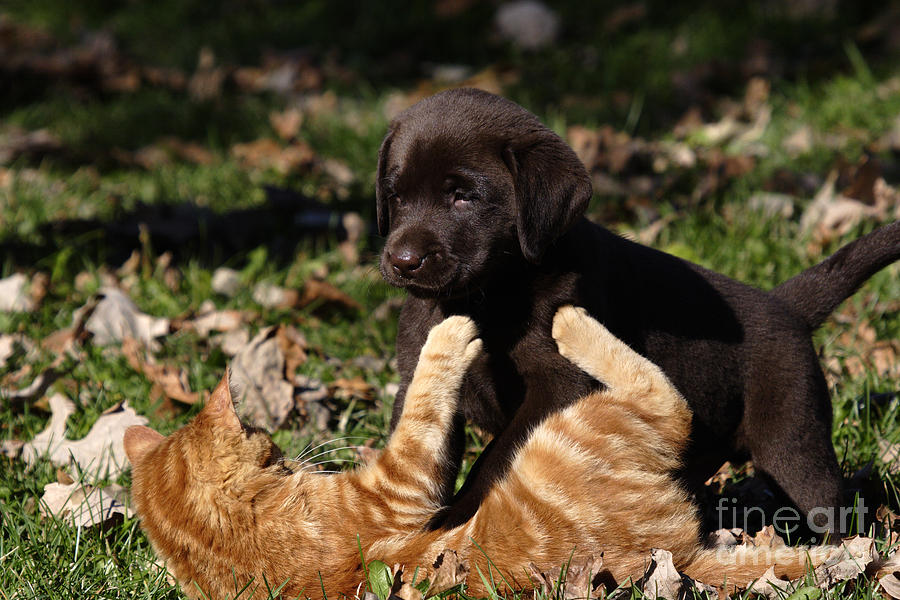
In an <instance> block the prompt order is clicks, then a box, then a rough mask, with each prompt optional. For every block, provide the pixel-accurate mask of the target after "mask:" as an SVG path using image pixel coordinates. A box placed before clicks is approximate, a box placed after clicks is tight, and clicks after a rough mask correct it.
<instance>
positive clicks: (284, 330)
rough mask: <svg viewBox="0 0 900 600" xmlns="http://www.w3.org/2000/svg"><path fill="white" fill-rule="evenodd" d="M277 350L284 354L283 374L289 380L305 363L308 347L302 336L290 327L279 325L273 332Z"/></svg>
mask: <svg viewBox="0 0 900 600" xmlns="http://www.w3.org/2000/svg"><path fill="white" fill-rule="evenodd" d="M275 339H277V340H278V348H279V349H280V350H281V352H282V354H284V374H285V376H286V377H287V378H288V379H289V380H290V379H292V378H293V377H294V373H296V372H297V369H298V368H299V367H300V365H302V364H303V363H305V362H306V349H307V348H308V347H309V346H308V344H307V342H306V338H305V337H303V334H302V333H300V332H299V331H297V329H296V328H294V327H292V326H290V325H280V326H279V327H278V329H277V330H276V332H275Z"/></svg>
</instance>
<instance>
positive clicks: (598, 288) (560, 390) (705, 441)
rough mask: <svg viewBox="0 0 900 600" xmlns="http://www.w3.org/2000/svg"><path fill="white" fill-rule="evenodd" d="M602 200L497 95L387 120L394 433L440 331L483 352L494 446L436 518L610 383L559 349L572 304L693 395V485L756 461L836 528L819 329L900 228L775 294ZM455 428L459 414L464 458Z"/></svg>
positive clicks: (464, 92) (898, 253) (382, 177)
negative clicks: (653, 237) (462, 335)
mask: <svg viewBox="0 0 900 600" xmlns="http://www.w3.org/2000/svg"><path fill="white" fill-rule="evenodd" d="M591 193H592V190H591V182H590V179H589V177H588V174H587V171H586V170H585V168H584V167H583V166H582V164H581V162H580V161H579V160H578V157H577V156H576V155H575V153H574V152H573V151H572V150H571V149H570V148H569V147H568V146H567V145H566V144H565V143H564V142H563V141H562V140H561V139H560V138H559V137H558V136H557V135H556V134H554V133H553V132H552V131H550V130H549V129H547V128H546V127H545V126H544V125H543V124H541V122H540V121H539V120H538V119H537V117H535V116H534V115H532V114H531V113H529V112H528V111H526V110H525V109H523V108H521V107H520V106H518V105H516V104H514V103H513V102H510V101H508V100H505V99H503V98H500V97H498V96H494V95H491V94H488V93H486V92H482V91H478V90H474V89H459V90H452V91H448V92H443V93H440V94H437V95H435V96H432V97H430V98H427V99H425V100H423V101H421V102H419V103H418V104H416V105H415V106H413V107H411V108H409V109H408V110H406V111H405V112H403V113H402V114H400V115H399V116H398V117H397V118H396V119H394V121H393V122H392V123H391V125H390V131H389V132H388V134H387V136H386V137H385V139H384V143H383V144H382V146H381V150H380V152H379V157H378V175H377V186H376V198H377V218H378V229H379V231H380V232H381V234H382V235H386V236H387V243H386V245H385V248H384V252H383V254H382V257H381V271H382V273H383V275H384V277H385V279H386V280H387V281H388V282H389V283H391V284H393V285H395V286H398V287H402V288H405V289H406V290H407V291H408V292H409V296H408V298H407V300H406V302H405V304H404V306H403V310H402V311H401V314H400V324H399V334H398V336H397V353H398V362H399V369H400V375H401V383H400V391H399V393H398V395H397V400H396V403H395V404H394V412H393V423H396V421H397V418H398V417H399V416H400V412H401V410H402V407H403V400H404V395H405V392H406V389H407V386H408V385H409V382H410V380H411V379H412V375H413V370H414V369H415V365H416V361H417V360H418V356H419V351H420V349H421V348H422V345H423V343H424V342H425V337H426V335H427V333H428V330H429V329H430V328H431V327H432V326H433V325H435V324H437V323H438V322H440V321H441V320H443V319H444V318H445V317H447V316H448V315H451V314H466V315H469V316H471V317H472V318H473V319H474V320H475V321H476V322H477V324H478V329H479V331H480V332H481V335H482V339H483V340H484V348H485V353H484V356H483V357H482V358H481V359H480V361H479V362H478V363H477V364H476V365H473V367H472V368H471V370H470V374H469V376H468V379H467V382H466V385H465V389H464V391H463V398H462V403H461V406H462V410H463V416H464V417H465V418H468V419H470V420H471V421H473V422H474V423H476V424H477V425H479V426H480V427H482V428H483V429H485V430H487V431H488V432H490V433H491V434H493V435H494V436H495V437H494V439H493V441H492V442H491V443H490V444H489V446H488V447H487V449H486V450H485V452H484V453H483V454H482V456H481V458H480V459H479V460H478V462H477V463H476V465H475V468H474V469H473V473H472V474H471V475H470V477H469V479H468V481H467V483H466V485H465V486H464V487H463V489H462V490H460V492H459V494H458V495H457V497H456V498H455V499H454V500H453V502H452V505H451V506H450V508H449V511H448V512H447V513H445V514H444V515H443V516H442V518H441V519H438V520H436V521H435V526H441V525H442V526H455V525H458V524H460V523H463V522H465V521H466V520H467V519H468V518H469V517H470V516H471V515H472V514H474V512H475V510H476V509H477V507H478V504H479V503H480V500H481V498H482V497H483V495H484V493H485V491H486V490H487V489H488V488H489V487H490V485H491V483H492V482H494V481H495V480H496V479H497V478H498V477H500V476H501V475H502V474H503V472H504V470H505V469H506V468H507V467H508V464H509V460H510V457H511V454H512V451H513V449H514V448H515V446H516V445H517V444H519V443H521V442H522V441H523V439H524V438H525V436H526V435H527V434H528V432H529V431H530V430H531V428H532V427H533V426H534V425H535V424H536V423H537V422H539V421H540V420H541V419H542V418H544V417H545V416H546V415H547V414H548V413H550V412H551V411H555V410H559V409H560V408H562V407H564V406H566V405H567V404H568V403H570V402H572V401H573V400H575V399H577V398H579V397H580V396H582V395H584V394H585V393H586V392H588V391H589V390H590V389H592V387H594V386H596V385H598V384H597V383H596V382H594V381H592V380H591V379H590V378H589V377H588V376H587V375H585V374H584V373H582V372H580V371H579V370H578V369H577V368H576V367H574V366H573V365H572V364H570V363H569V362H567V361H566V360H564V359H563V358H562V357H560V356H559V354H558V353H557V352H556V348H555V345H554V343H553V339H552V338H551V336H550V329H551V322H552V318H553V315H554V313H555V311H556V309H557V307H558V306H560V305H562V304H575V305H577V306H583V307H585V308H586V309H587V310H588V311H589V312H590V313H591V314H592V315H593V316H594V317H595V318H597V319H598V320H600V321H601V322H603V323H604V324H605V325H606V327H608V328H609V329H610V331H612V332H613V333H614V334H615V335H616V336H618V337H619V338H621V339H623V340H625V341H626V342H627V343H628V344H629V345H630V346H631V347H633V348H634V349H635V350H636V351H638V352H640V353H641V354H643V355H645V356H647V357H648V358H650V359H651V360H652V361H654V362H655V363H657V364H658V365H659V366H660V367H661V368H662V369H663V370H664V371H665V373H666V374H667V375H668V376H669V378H670V379H671V380H672V381H673V382H674V383H675V385H676V386H677V387H678V389H679V390H680V391H681V392H682V393H683V394H684V396H685V397H686V398H687V400H688V402H689V403H690V406H691V408H692V410H693V412H694V429H693V440H692V444H691V447H690V450H689V452H688V455H687V456H686V457H685V465H686V466H685V472H684V474H683V475H684V477H685V479H686V480H687V482H688V483H689V484H693V485H699V484H701V483H702V482H703V481H704V480H705V479H707V478H708V477H709V476H710V475H711V474H712V473H714V472H715V469H716V468H717V467H719V466H720V465H721V464H722V463H723V462H724V461H725V460H736V459H741V458H745V457H750V458H752V460H753V463H754V466H755V467H756V469H757V470H758V471H761V472H763V473H765V474H767V475H768V476H769V477H770V478H771V480H772V481H773V482H774V483H775V484H776V486H777V487H778V488H780V489H781V490H782V491H783V492H784V493H786V495H787V497H788V498H789V500H790V501H792V502H793V503H794V504H796V506H797V507H798V508H799V509H800V510H801V511H803V513H804V514H811V516H812V517H813V518H814V522H815V523H816V525H818V526H820V527H825V528H829V529H832V530H835V529H840V524H839V523H837V522H836V519H834V518H833V517H836V515H834V514H833V513H830V512H829V510H831V509H834V508H836V507H838V506H840V505H841V504H842V490H841V488H842V478H841V472H840V469H839V467H838V463H837V460H836V457H835V452H834V448H833V446H832V443H831V418H832V417H831V402H830V400H829V397H828V390H827V387H826V384H825V379H824V377H823V375H822V370H821V368H820V367H819V363H818V360H817V357H816V351H815V348H814V347H813V345H812V343H811V340H810V334H811V333H812V331H813V330H814V329H816V328H817V327H818V326H819V325H821V324H822V322H823V321H824V320H825V318H826V317H827V316H828V315H829V314H830V313H831V312H832V311H833V310H834V309H835V308H836V307H837V305H838V304H839V303H841V302H842V301H843V300H844V299H845V298H847V297H848V296H849V295H850V294H852V293H853V292H854V291H855V290H856V289H857V288H858V287H859V286H860V285H862V283H863V282H864V281H865V280H866V279H867V278H869V277H870V276H871V275H873V274H874V273H875V272H876V271H878V270H879V269H881V268H883V267H884V266H886V265H888V264H890V263H891V262H893V261H895V260H897V259H898V258H900V222H895V223H893V224H891V225H888V226H886V227H883V228H881V229H879V230H877V231H875V232H873V233H871V234H869V235H868V236H865V237H863V238H861V239H859V240H857V241H855V242H853V243H851V244H848V245H847V246H845V247H844V248H842V249H841V250H839V251H838V252H837V253H836V254H834V255H833V256H831V257H830V258H828V259H827V260H825V261H824V262H822V263H821V264H819V265H817V266H815V267H812V268H810V269H809V270H807V271H804V272H803V273H801V274H800V275H798V276H796V277H794V278H793V279H790V280H789V281H787V282H785V283H782V284H781V285H780V286H778V287H776V288H775V289H774V290H772V291H770V292H764V291H761V290H758V289H756V288H753V287H750V286H747V285H744V284H742V283H739V282H737V281H734V280H731V279H729V278H728V277H725V276H723V275H720V274H718V273H715V272H713V271H709V270H707V269H704V268H703V267H700V266H697V265H695V264H692V263H690V262H687V261H684V260H681V259H679V258H676V257H674V256H671V255H668V254H665V253H663V252H660V251H657V250H654V249H651V248H648V247H645V246H641V245H639V244H636V243H633V242H630V241H628V240H625V239H623V238H621V237H619V236H617V235H614V234H613V233H611V232H609V231H608V230H606V229H604V228H603V227H601V226H599V225H595V224H593V223H591V222H589V221H588V220H587V219H586V218H585V217H584V216H583V215H584V212H585V209H586V207H587V204H588V201H589V200H590V197H591ZM461 425H462V418H458V422H457V424H456V427H457V428H458V430H459V432H460V433H459V435H457V440H458V443H457V445H456V447H455V448H454V449H453V452H455V453H456V454H455V456H453V458H455V459H458V458H459V455H458V453H459V452H460V451H461V449H462V442H463V440H462V435H461V432H462V426H461ZM453 470H454V469H452V468H451V471H453ZM449 479H452V478H449ZM448 484H450V485H452V481H449V482H448ZM776 489H777V488H776ZM450 493H452V489H448V499H449V494H450ZM598 493H602V490H598Z"/></svg>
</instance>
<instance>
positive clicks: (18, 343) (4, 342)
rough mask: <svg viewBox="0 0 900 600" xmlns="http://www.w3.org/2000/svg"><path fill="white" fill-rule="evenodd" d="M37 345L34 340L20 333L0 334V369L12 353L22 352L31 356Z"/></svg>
mask: <svg viewBox="0 0 900 600" xmlns="http://www.w3.org/2000/svg"><path fill="white" fill-rule="evenodd" d="M36 350H37V347H36V346H35V344H34V342H33V341H31V340H30V339H29V338H27V337H25V336H24V335H22V334H21V333H13V334H7V333H4V334H0V369H2V368H4V367H5V366H6V361H7V360H9V359H10V358H11V357H12V356H13V355H14V354H16V353H20V354H24V355H25V356H26V357H31V358H33V357H34V355H35V353H36Z"/></svg>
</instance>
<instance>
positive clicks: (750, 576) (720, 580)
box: [680, 546, 835, 589]
mask: <svg viewBox="0 0 900 600" xmlns="http://www.w3.org/2000/svg"><path fill="white" fill-rule="evenodd" d="M834 550H835V547H834V546H814V547H793V546H781V547H779V548H762V547H755V546H732V547H727V548H710V549H707V550H701V551H700V553H699V554H698V555H697V556H696V557H695V558H694V560H692V561H691V562H690V563H689V564H688V565H686V566H685V567H684V568H683V569H680V570H681V571H682V572H683V573H684V574H685V575H687V576H688V577H690V578H691V579H694V580H697V581H702V582H703V583H706V584H709V585H714V586H718V585H722V586H723V587H725V588H726V589H727V588H733V587H737V588H740V589H743V588H745V587H746V586H748V585H750V584H751V583H752V582H753V581H754V580H757V579H759V578H760V577H762V576H763V575H764V574H765V573H766V571H768V570H769V568H770V567H774V571H775V575H776V576H777V577H778V578H779V579H785V580H791V579H797V578H798V577H802V576H804V575H805V574H806V573H807V570H808V569H809V568H813V569H815V568H816V567H818V566H819V565H821V564H822V563H824V562H825V560H826V559H827V558H828V556H830V554H831V553H832V552H833V551H834Z"/></svg>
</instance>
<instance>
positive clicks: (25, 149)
mask: <svg viewBox="0 0 900 600" xmlns="http://www.w3.org/2000/svg"><path fill="white" fill-rule="evenodd" d="M62 148H63V145H62V142H61V141H60V139H59V138H58V137H56V136H55V135H53V134H52V133H50V132H49V131H48V130H46V129H39V130H37V131H23V130H22V129H19V128H12V129H9V130H7V131H6V132H4V134H3V135H0V164H8V163H11V162H12V161H14V160H15V159H17V158H19V157H20V156H28V157H32V158H36V157H41V156H44V155H47V154H55V153H57V152H59V151H60V150H62Z"/></svg>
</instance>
